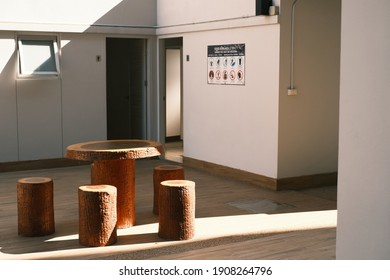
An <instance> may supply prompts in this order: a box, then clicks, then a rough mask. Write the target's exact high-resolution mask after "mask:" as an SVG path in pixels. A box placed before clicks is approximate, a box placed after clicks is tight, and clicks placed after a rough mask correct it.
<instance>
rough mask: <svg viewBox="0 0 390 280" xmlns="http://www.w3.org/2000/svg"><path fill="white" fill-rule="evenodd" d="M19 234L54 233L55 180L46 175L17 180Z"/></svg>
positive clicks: (39, 234)
mask: <svg viewBox="0 0 390 280" xmlns="http://www.w3.org/2000/svg"><path fill="white" fill-rule="evenodd" d="M17 204H18V234H19V235H22V236H43V235H48V234H52V233H54V231H55V226H54V202H53V180H52V179H50V178H44V177H30V178H23V179H20V180H18V182H17Z"/></svg>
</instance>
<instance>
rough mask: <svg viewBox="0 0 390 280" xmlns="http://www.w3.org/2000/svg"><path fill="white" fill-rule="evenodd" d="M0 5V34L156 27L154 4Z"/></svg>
mask: <svg viewBox="0 0 390 280" xmlns="http://www.w3.org/2000/svg"><path fill="white" fill-rule="evenodd" d="M0 5H1V9H0V30H28V31H62V32H66V31H69V32H84V31H86V30H87V29H88V28H90V27H91V26H93V25H96V26H99V25H109V26H110V25H115V26H117V27H121V26H155V25H156V7H157V6H156V5H157V4H156V0H104V1H96V0H83V1H79V0H66V1H65V0H39V1H30V0H13V1H8V0H0Z"/></svg>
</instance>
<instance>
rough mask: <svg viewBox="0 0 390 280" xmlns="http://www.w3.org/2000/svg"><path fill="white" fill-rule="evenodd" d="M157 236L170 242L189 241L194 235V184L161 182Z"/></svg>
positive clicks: (186, 181)
mask: <svg viewBox="0 0 390 280" xmlns="http://www.w3.org/2000/svg"><path fill="white" fill-rule="evenodd" d="M159 213H160V215H159V228H158V236H160V237H162V238H165V239H170V240H186V239H191V238H192V237H193V236H194V233H195V229H194V228H195V183H194V182H192V181H188V180H170V181H163V182H161V188H160V209H159Z"/></svg>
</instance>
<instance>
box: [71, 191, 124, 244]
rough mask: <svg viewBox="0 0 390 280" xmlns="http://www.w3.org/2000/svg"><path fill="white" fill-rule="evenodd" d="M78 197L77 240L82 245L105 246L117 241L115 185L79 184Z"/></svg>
mask: <svg viewBox="0 0 390 280" xmlns="http://www.w3.org/2000/svg"><path fill="white" fill-rule="evenodd" d="M78 197H79V242H80V244H81V245H84V246H94V247H98V246H106V245H111V244H114V243H115V242H116V241H117V233H116V230H117V227H116V223H117V209H116V198H117V190H116V187H114V186H110V185H91V186H81V187H79V191H78Z"/></svg>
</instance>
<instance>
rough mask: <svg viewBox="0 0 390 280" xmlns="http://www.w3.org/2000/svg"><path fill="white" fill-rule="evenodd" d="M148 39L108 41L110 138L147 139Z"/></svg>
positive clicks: (108, 117) (113, 39) (108, 133)
mask: <svg viewBox="0 0 390 280" xmlns="http://www.w3.org/2000/svg"><path fill="white" fill-rule="evenodd" d="M146 43H147V42H146V40H145V39H132V38H107V39H106V57H107V74H106V77H107V139H109V140H114V139H146V131H147V127H146V124H147V112H146V104H147V100H146Z"/></svg>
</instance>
